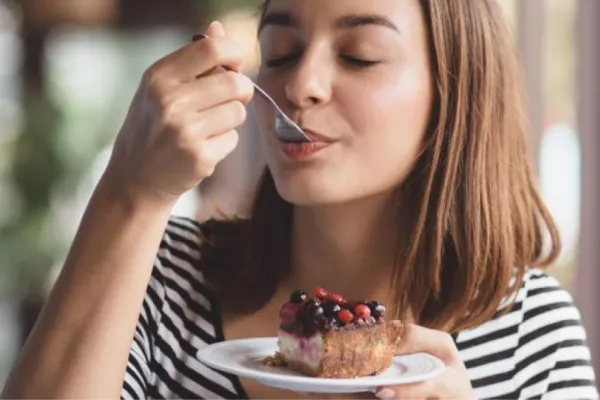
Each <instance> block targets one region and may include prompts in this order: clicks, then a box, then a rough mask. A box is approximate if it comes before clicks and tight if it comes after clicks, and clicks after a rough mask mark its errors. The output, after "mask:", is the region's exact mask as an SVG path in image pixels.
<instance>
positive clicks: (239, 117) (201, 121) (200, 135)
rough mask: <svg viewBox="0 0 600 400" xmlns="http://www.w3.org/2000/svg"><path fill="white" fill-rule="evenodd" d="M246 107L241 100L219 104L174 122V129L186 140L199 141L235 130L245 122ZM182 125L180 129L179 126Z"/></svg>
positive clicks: (172, 124)
mask: <svg viewBox="0 0 600 400" xmlns="http://www.w3.org/2000/svg"><path fill="white" fill-rule="evenodd" d="M245 119H246V107H244V105H243V104H242V103H241V102H239V101H230V102H229V103H225V104H219V105H217V106H215V107H213V108H210V109H208V110H204V111H201V112H198V113H193V114H188V115H186V116H184V117H183V119H182V118H181V117H180V119H179V120H177V121H175V122H173V123H167V125H171V126H173V127H175V129H173V130H174V131H177V132H181V135H182V136H183V137H184V138H186V140H191V141H194V142H195V141H198V140H203V139H207V138H211V137H213V136H217V135H220V134H222V133H224V132H228V131H230V130H233V129H235V128H237V127H239V126H240V125H242V124H243V123H244V121H245ZM178 126H180V128H179V129H178V128H177V127H178Z"/></svg>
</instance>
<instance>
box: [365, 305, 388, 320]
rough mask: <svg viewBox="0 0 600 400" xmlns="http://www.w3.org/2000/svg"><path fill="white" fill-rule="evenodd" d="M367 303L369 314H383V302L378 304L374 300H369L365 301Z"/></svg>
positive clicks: (379, 315)
mask: <svg viewBox="0 0 600 400" xmlns="http://www.w3.org/2000/svg"><path fill="white" fill-rule="evenodd" d="M367 305H368V306H369V308H370V309H371V315H372V316H373V317H374V318H379V317H381V316H383V314H385V306H384V305H383V304H380V303H378V302H376V301H370V302H369V303H367Z"/></svg>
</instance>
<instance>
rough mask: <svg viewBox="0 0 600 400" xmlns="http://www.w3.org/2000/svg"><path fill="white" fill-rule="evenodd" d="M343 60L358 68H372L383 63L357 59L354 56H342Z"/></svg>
mask: <svg viewBox="0 0 600 400" xmlns="http://www.w3.org/2000/svg"><path fill="white" fill-rule="evenodd" d="M341 58H342V59H343V60H344V61H345V62H347V63H350V64H352V65H355V66H357V67H372V66H374V65H377V64H379V63H381V61H376V60H365V59H362V58H356V57H352V56H348V55H344V56H341Z"/></svg>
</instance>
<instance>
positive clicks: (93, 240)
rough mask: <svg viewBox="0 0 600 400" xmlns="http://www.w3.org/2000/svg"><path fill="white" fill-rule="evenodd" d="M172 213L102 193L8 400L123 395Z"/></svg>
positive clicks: (87, 217) (15, 374)
mask: <svg viewBox="0 0 600 400" xmlns="http://www.w3.org/2000/svg"><path fill="white" fill-rule="evenodd" d="M169 211H170V207H169V206H168V205H151V204H128V203H127V202H125V201H122V200H119V199H117V198H116V197H113V196H111V194H110V192H109V191H108V190H105V189H104V188H103V187H102V185H101V186H100V187H99V189H98V190H97V191H96V193H95V194H94V196H93V198H92V200H91V202H90V205H89V207H88V209H87V212H86V214H85V216H84V218H83V220H82V223H81V227H80V230H79V232H78V234H77V237H76V239H75V241H74V243H73V247H72V250H71V252H70V254H69V257H68V259H67V261H66V263H65V266H64V268H63V270H62V272H61V274H60V276H59V278H58V281H57V283H56V286H55V288H54V290H53V291H52V294H51V296H50V298H49V300H48V302H47V305H46V306H45V308H44V311H43V313H42V315H41V316H40V319H39V321H38V323H37V324H36V326H35V328H34V330H33V332H32V334H31V336H30V337H29V339H28V341H27V343H26V345H25V347H24V349H23V352H22V354H21V357H20V358H19V360H18V362H17V364H16V366H15V369H14V371H13V372H12V374H11V376H10V378H9V380H8V383H7V386H6V388H5V391H4V393H3V397H9V398H13V397H26V398H39V397H55V396H56V397H73V398H74V397H77V398H84V397H103V398H109V397H110V398H114V397H117V396H119V393H120V388H121V386H122V383H123V375H124V372H125V367H126V364H127V356H128V353H129V348H130V345H131V339H132V337H133V336H134V330H135V326H136V322H137V317H138V315H139V313H140V308H141V305H142V301H143V298H144V293H145V292H146V287H147V284H148V280H149V278H150V273H151V271H152V265H153V261H154V257H155V254H156V249H158V246H159V243H160V239H161V237H162V234H163V232H164V228H165V226H166V223H167V220H168V217H169Z"/></svg>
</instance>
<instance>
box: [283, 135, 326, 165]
mask: <svg viewBox="0 0 600 400" xmlns="http://www.w3.org/2000/svg"><path fill="white" fill-rule="evenodd" d="M303 131H304V133H306V136H308V137H309V138H310V140H311V141H310V142H285V141H281V140H280V141H279V145H280V148H281V151H282V152H283V154H285V156H286V157H287V158H288V159H290V160H294V161H302V160H307V159H310V158H311V157H313V156H314V155H316V154H317V153H318V152H320V151H321V150H323V149H325V148H327V147H329V146H331V145H332V144H333V143H334V142H335V141H334V140H333V139H330V138H328V137H327V136H325V135H322V134H320V133H317V132H314V131H311V130H308V129H304V128H303Z"/></svg>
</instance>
